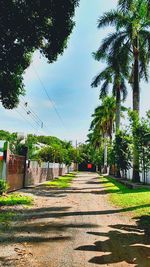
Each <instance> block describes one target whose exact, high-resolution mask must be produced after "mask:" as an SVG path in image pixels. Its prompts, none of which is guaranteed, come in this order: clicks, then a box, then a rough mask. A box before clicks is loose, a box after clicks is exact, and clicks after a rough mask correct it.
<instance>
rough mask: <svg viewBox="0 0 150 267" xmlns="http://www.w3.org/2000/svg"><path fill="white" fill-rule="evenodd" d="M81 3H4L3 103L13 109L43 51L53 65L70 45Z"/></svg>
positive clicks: (0, 30) (0, 21)
mask: <svg viewBox="0 0 150 267" xmlns="http://www.w3.org/2000/svg"><path fill="white" fill-rule="evenodd" d="M77 5H78V0H59V1H56V0H44V1H43V0H30V1H28V0H7V1H5V0H0V6H1V8H0V35H1V38H0V101H1V102H2V105H3V106H4V107H5V108H8V109H12V108H14V107H16V106H17V104H18V102H19V95H21V94H24V92H25V91H24V85H23V73H24V71H25V69H26V68H27V67H28V66H29V65H30V62H31V57H32V53H33V52H34V51H35V50H37V49H38V50H39V51H40V52H41V53H42V54H43V55H44V56H45V57H46V58H47V59H48V61H49V62H50V63H51V62H53V61H55V60H56V59H57V57H58V55H59V54H62V53H63V51H64V49H65V48H66V46H67V39H68V36H69V35H70V33H71V32H72V29H73V26H74V24H75V23H74V21H73V16H74V12H75V8H76V6H77Z"/></svg>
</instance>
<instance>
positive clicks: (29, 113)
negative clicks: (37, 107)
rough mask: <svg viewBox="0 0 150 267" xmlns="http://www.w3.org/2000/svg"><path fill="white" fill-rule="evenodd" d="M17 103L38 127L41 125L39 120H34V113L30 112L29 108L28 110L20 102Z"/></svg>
mask: <svg viewBox="0 0 150 267" xmlns="http://www.w3.org/2000/svg"><path fill="white" fill-rule="evenodd" d="M19 105H20V107H21V108H22V109H23V110H24V111H25V112H26V114H27V115H28V116H30V117H31V118H32V120H33V121H34V122H35V123H36V124H38V125H39V126H40V127H41V123H40V122H39V121H37V120H35V119H34V118H35V117H34V115H33V114H32V113H31V111H30V110H28V109H26V108H25V107H24V106H23V105H22V104H21V103H19Z"/></svg>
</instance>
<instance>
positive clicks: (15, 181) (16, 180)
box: [6, 154, 25, 191]
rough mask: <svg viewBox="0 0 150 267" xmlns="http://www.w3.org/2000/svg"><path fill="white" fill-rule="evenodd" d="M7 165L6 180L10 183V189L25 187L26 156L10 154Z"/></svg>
mask: <svg viewBox="0 0 150 267" xmlns="http://www.w3.org/2000/svg"><path fill="white" fill-rule="evenodd" d="M6 166H7V167H6V180H7V182H8V185H9V191H14V190H18V189H21V188H23V186H24V179H25V157H24V156H18V155H9V154H8V157H7V163H6Z"/></svg>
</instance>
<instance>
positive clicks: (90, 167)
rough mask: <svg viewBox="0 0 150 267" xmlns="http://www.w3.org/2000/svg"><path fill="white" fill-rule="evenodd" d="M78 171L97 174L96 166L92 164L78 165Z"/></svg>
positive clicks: (83, 163)
mask: <svg viewBox="0 0 150 267" xmlns="http://www.w3.org/2000/svg"><path fill="white" fill-rule="evenodd" d="M78 171H81V172H96V166H95V165H94V164H91V163H87V162H82V163H80V164H79V165H78Z"/></svg>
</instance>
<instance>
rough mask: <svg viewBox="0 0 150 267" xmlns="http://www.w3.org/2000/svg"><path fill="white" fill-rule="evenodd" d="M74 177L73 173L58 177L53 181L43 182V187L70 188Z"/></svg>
mask: <svg viewBox="0 0 150 267" xmlns="http://www.w3.org/2000/svg"><path fill="white" fill-rule="evenodd" d="M75 176H76V175H75V173H69V174H66V175H64V176H60V177H58V178H56V179H54V180H53V181H48V182H45V183H44V185H46V186H48V187H52V188H67V187H69V186H70V184H71V182H72V180H73V178H74V177H75Z"/></svg>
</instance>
